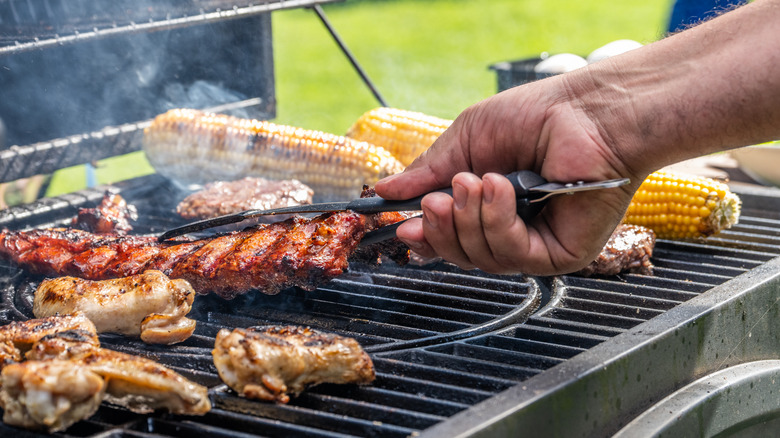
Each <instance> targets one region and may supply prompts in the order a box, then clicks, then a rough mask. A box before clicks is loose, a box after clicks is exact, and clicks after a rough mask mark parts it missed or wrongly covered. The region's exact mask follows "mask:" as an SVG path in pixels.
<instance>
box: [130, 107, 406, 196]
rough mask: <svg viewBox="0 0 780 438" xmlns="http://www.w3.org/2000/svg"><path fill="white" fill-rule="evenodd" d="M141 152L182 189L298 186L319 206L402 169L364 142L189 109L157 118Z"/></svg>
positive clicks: (390, 158) (386, 154)
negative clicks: (255, 183)
mask: <svg viewBox="0 0 780 438" xmlns="http://www.w3.org/2000/svg"><path fill="white" fill-rule="evenodd" d="M143 148H144V152H145V153H146V156H147V158H148V159H149V162H150V164H151V165H152V166H153V167H154V168H155V170H157V172H158V173H160V174H162V175H164V176H166V177H169V178H171V179H173V180H175V181H178V182H179V183H182V184H204V183H207V182H211V181H219V180H228V181H233V180H237V179H241V178H243V177H246V176H258V177H263V178H268V179H276V180H282V179H297V180H299V181H301V182H303V183H304V184H306V185H308V186H309V187H311V188H312V189H313V190H314V197H315V199H316V200H317V201H318V202H319V201H328V200H337V199H351V198H355V197H357V196H358V195H359V194H360V192H361V189H362V187H363V184H371V185H373V184H374V183H375V182H376V181H378V180H379V179H381V178H383V177H385V176H388V175H392V174H395V173H398V172H400V171H402V170H403V168H404V166H403V165H402V164H401V163H400V162H399V161H398V160H397V159H395V158H394V157H393V156H392V155H391V154H390V152H388V151H386V150H384V149H383V148H381V147H377V146H374V145H372V144H369V143H366V142H361V141H357V140H354V139H350V138H346V137H342V136H337V135H334V134H328V133H325V132H319V131H311V130H306V129H302V128H296V127H292V126H284V125H277V124H273V123H270V122H267V121H261V120H252V119H242V118H238V117H232V116H227V115H222V114H211V113H206V112H202V111H197V110H190V109H174V110H170V111H168V112H166V113H164V114H161V115H159V116H157V117H156V118H155V119H154V120H153V121H152V123H151V125H150V126H149V127H147V128H146V129H145V130H144V138H143Z"/></svg>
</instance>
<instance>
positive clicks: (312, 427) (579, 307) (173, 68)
mask: <svg viewBox="0 0 780 438" xmlns="http://www.w3.org/2000/svg"><path fill="white" fill-rule="evenodd" d="M94 3H95V2H92V1H86V0H77V1H68V2H65V1H61V2H59V1H55V0H50V1H46V0H40V1H33V0H27V1H10V0H6V1H2V0H0V26H2V29H3V35H2V38H3V39H2V40H1V41H0V43H2V47H0V64H13V65H15V66H18V65H20V64H24V63H19V60H20V59H25V60H27V61H30V60H32V61H35V62H34V63H32V64H29V63H28V64H25V65H33V67H30V68H29V70H23V71H22V72H21V73H19V72H16V71H13V72H11V73H9V70H7V69H3V68H0V75H5V76H0V77H2V79H1V80H2V81H3V82H2V83H3V90H1V91H0V93H6V94H3V95H2V96H0V105H2V106H3V107H2V109H1V112H0V117H1V118H3V119H4V120H5V124H6V126H7V131H8V132H7V134H6V138H7V141H8V142H9V144H13V145H15V146H12V147H10V148H9V149H7V150H4V151H1V152H0V153H1V154H2V156H1V157H0V158H2V162H1V163H0V182H6V181H13V180H16V179H18V178H23V177H28V176H31V175H35V174H40V173H49V172H52V171H54V170H56V169H60V168H62V167H65V166H70V165H73V164H82V163H87V162H90V161H92V160H95V159H99V158H104V157H108V156H114V155H120V154H125V153H128V152H132V151H135V150H138V149H139V147H140V136H141V134H142V129H143V127H145V126H146V125H147V124H148V123H149V122H148V120H149V118H151V117H153V116H154V115H156V114H157V113H158V112H159V110H160V109H162V108H164V106H165V105H169V104H171V103H170V102H168V103H166V102H164V101H154V102H153V103H150V105H149V106H148V107H145V106H144V105H127V107H126V108H125V107H123V108H121V110H119V109H117V108H110V111H107V110H106V109H105V108H103V110H99V109H96V108H89V106H90V105H84V107H83V108H81V107H79V108H78V110H79V111H95V114H94V115H95V118H90V117H87V116H84V115H83V114H84V113H83V112H82V117H80V121H79V122H78V123H75V122H74V123H72V124H60V123H57V126H52V127H48V126H45V125H46V124H47V122H46V120H47V118H48V120H52V119H56V115H57V111H53V112H52V113H50V114H49V115H41V116H40V118H38V117H37V111H36V110H38V109H39V108H47V109H48V108H49V107H50V106H51V105H46V99H45V98H41V100H39V101H37V102H36V101H35V99H34V97H35V96H29V97H30V98H31V99H32V100H31V102H33V103H31V104H29V105H26V106H25V109H22V108H18V106H19V105H12V104H10V103H9V100H8V99H9V97H8V96H10V95H9V94H8V93H11V91H9V89H8V88H9V87H6V86H5V84H8V83H12V84H15V85H14V90H16V91H15V92H16V93H21V92H22V91H23V88H19V87H24V86H28V85H30V84H33V85H34V84H36V83H37V82H34V81H33V82H25V81H26V80H28V79H27V78H28V77H30V76H32V77H34V78H35V81H38V80H40V81H53V83H54V85H52V87H53V89H58V90H63V92H66V91H70V90H72V89H73V88H78V87H76V85H79V86H80V87H81V89H80V90H79V93H81V94H83V95H86V96H89V98H90V99H95V102H103V100H101V97H100V96H101V94H100V93H101V90H99V89H96V87H95V83H94V81H97V80H101V76H100V75H101V74H104V73H100V72H94V73H92V76H88V77H87V78H86V79H84V80H83V81H82V83H80V84H75V85H74V83H65V84H62V83H59V84H58V83H57V80H58V79H60V78H58V77H45V75H43V73H42V72H40V71H37V69H39V68H42V67H41V66H49V65H52V64H50V63H54V62H55V61H54V60H60V61H61V60H62V59H66V58H65V56H66V55H68V56H70V55H74V53H75V52H76V50H77V49H79V48H82V47H89V48H90V50H94V51H97V52H94V53H110V52H111V51H113V50H115V49H116V48H117V47H122V46H123V45H127V44H130V43H129V41H131V40H134V39H138V40H146V41H149V40H154V41H155V43H154V44H147V45H146V46H145V47H148V48H151V47H159V46H160V45H163V47H175V48H176V50H181V51H182V52H181V53H178V54H177V55H176V57H178V59H176V60H172V61H171V64H170V65H169V66H167V67H166V68H162V69H159V70H157V71H156V73H155V74H150V76H149V78H150V80H148V81H146V82H143V83H140V84H139V83H135V85H137V86H138V87H148V88H146V89H145V92H146V93H148V95H155V96H159V95H163V94H164V93H165V90H166V89H167V90H168V94H167V95H168V96H174V97H176V96H178V97H179V98H180V99H181V100H179V101H175V102H173V105H192V106H200V107H203V108H209V109H212V110H217V111H226V112H233V113H238V114H242V115H247V116H251V117H273V115H274V111H275V101H274V91H273V69H272V63H273V58H272V56H271V55H270V53H271V51H270V44H271V43H270V19H269V13H271V12H272V11H274V10H278V9H282V8H288V7H308V6H316V4H317V3H323V2H309V1H292V0H289V1H264V2H261V3H258V4H254V5H253V4H248V5H240V4H239V5H235V4H234V3H227V2H222V1H217V0H211V1H189V2H184V1H173V0H169V1H166V2H162V1H158V2H154V7H149V8H145V9H144V8H139V7H138V6H137V4H138V2H131V3H127V4H123V3H124V2H115V3H112V4H113V5H115V8H114V6H105V7H104V8H103V9H100V10H99V11H96V10H95V8H94ZM85 11H89V12H88V13H85ZM203 28H208V29H211V30H214V31H217V30H226V29H228V28H230V35H232V36H229V37H225V38H226V39H225V40H220V42H219V44H228V45H231V44H235V45H239V46H240V45H241V44H244V45H245V46H241V47H243V48H242V49H241V50H249V49H251V50H256V53H258V56H257V57H251V56H250V57H242V56H236V55H235V53H230V52H226V53H222V54H220V55H219V58H217V59H210V60H209V59H204V58H201V57H197V56H192V57H190V56H188V55H187V54H192V53H193V51H194V49H193V47H191V46H190V45H194V47H198V46H197V44H199V42H200V41H201V40H199V39H198V38H202V35H203V33H202V31H203ZM168 42H171V44H174V46H167V45H166V44H168ZM246 45H248V46H246ZM247 47H249V49H247ZM109 49H110V50H109ZM246 58H252V60H248V59H246ZM80 59H86V57H83V56H82V58H80ZM117 62H118V61H117ZM128 62H130V61H128ZM96 64H99V63H92V64H90V68H96V69H97V68H98V67H101V66H99V65H96ZM212 64H214V65H215V67H214V68H215V69H228V70H229V69H236V68H246V69H247V71H251V72H254V73H262V75H261V77H258V75H257V74H254V75H252V76H251V80H250V79H249V76H246V79H247V80H246V81H245V82H242V81H237V82H236V83H234V84H227V83H217V82H216V81H215V78H217V77H219V74H220V72H219V71H213V70H210V69H209V68H206V67H204V66H206V65H212ZM216 64H219V65H216ZM107 65H108V67H109V68H113V69H115V70H114V71H117V70H116V67H117V65H118V64H107ZM73 68H75V66H74V67H73ZM147 68H148V67H147V66H144V65H133V66H132V67H129V69H130V70H132V69H140V70H141V71H146V70H147ZM11 70H13V69H11ZM74 72H75V70H74ZM74 74H75V73H74ZM130 76H132V75H130ZM171 77H175V78H176V81H178V82H177V83H178V84H183V85H182V88H179V90H186V91H188V92H181V93H177V92H176V90H175V89H173V90H172V89H171V88H170V87H169V85H170V84H171V83H172V82H171V79H170V78H171ZM222 77H233V78H236V77H238V76H237V75H235V74H231V75H228V76H222ZM166 78H167V79H166ZM115 80H116V81H117V83H120V82H119V79H118V78H116V79H115ZM203 85H206V87H205V88H199V87H201V86H203ZM124 86H126V85H124ZM166 87H168V88H166ZM193 87H194V88H193ZM214 88H218V89H219V90H220V91H223V92H224V91H227V93H209V92H205V91H203V90H213V89H214ZM191 90H198V91H197V92H194V93H189V91H191ZM192 94H197V95H201V94H203V95H206V98H205V99H203V100H201V101H197V102H195V101H193V100H192V99H191V97H192ZM20 95H22V94H20ZM226 96H227V97H226ZM80 99H82V100H79V102H84V100H83V99H85V98H84V97H83V96H82V97H80ZM16 102H17V103H18V102H19V101H18V100H17V101H16ZM120 106H121V105H120ZM23 111H27V112H26V113H24V112H23ZM60 112H62V111H60ZM97 113H100V114H97ZM109 115H110V120H108V118H109ZM82 119H83V120H82ZM95 120H99V122H96V121H95ZM95 123H100V124H99V125H95ZM90 124H92V125H90ZM106 189H107V187H95V188H90V189H86V190H82V191H78V192H74V193H70V194H67V195H63V196H59V197H55V198H45V199H41V200H38V201H35V202H32V203H29V204H25V205H21V206H16V207H12V208H9V209H6V210H0V226H2V227H6V228H9V229H31V228H42V227H52V226H64V225H67V224H68V222H69V221H70V219H71V218H72V217H73V216H74V215H75V214H76V212H77V210H78V208H81V207H93V206H94V205H96V204H97V203H98V202H99V201H100V199H101V198H102V196H103V193H104V191H105V190H106ZM111 189H114V190H117V191H119V193H121V194H122V196H123V197H124V198H125V199H127V200H128V202H129V203H131V204H134V205H135V206H136V207H137V209H138V211H139V212H140V216H141V217H142V222H140V223H137V224H134V225H135V232H136V233H140V234H146V233H159V232H161V231H163V230H166V229H169V228H171V227H174V226H178V225H181V224H182V223H183V220H181V219H179V218H178V217H177V216H176V215H175V214H174V213H173V209H174V207H175V205H176V204H177V203H178V201H179V200H181V199H182V198H183V197H184V196H186V194H188V193H187V192H186V190H184V189H182V188H181V187H179V186H177V185H176V184H174V183H172V182H170V181H168V180H166V179H165V178H163V177H162V176H160V175H156V174H153V175H148V176H144V177H140V178H135V179H131V180H128V181H123V182H121V183H117V184H115V185H113V186H112V187H111ZM734 189H735V191H737V192H738V193H739V194H740V196H741V197H742V199H743V202H744V205H743V215H742V218H741V220H740V223H739V224H738V225H737V226H735V227H734V228H732V229H731V230H728V231H725V232H723V233H721V234H720V235H718V236H716V237H712V238H709V239H707V240H706V241H696V242H676V241H667V240H660V241H659V242H658V243H657V245H656V249H655V253H654V257H653V262H654V264H655V265H656V270H655V275H653V276H640V275H634V274H626V275H621V276H616V277H609V278H581V277H577V276H559V277H550V278H548V277H544V278H542V277H529V276H522V275H517V276H496V275H489V274H486V273H482V272H479V271H468V272H467V271H462V270H460V269H458V268H457V267H454V266H452V265H449V264H447V263H443V262H440V263H435V264H431V265H425V266H404V267H400V266H396V265H394V264H392V263H383V264H381V265H380V266H378V267H377V266H368V265H361V264H352V265H351V266H350V270H349V271H348V272H347V273H346V274H345V275H343V276H341V277H339V278H337V279H334V280H332V281H331V282H329V283H327V284H326V285H324V286H322V287H320V288H319V289H317V290H316V291H313V292H304V291H302V290H298V289H294V288H293V289H288V290H285V291H282V292H281V293H280V294H278V295H274V296H267V295H263V294H261V293H249V294H247V295H243V296H240V297H238V298H236V299H234V300H231V301H226V300H223V299H220V298H218V297H216V296H198V297H196V300H195V305H194V307H193V310H192V312H191V313H190V317H192V318H194V319H196V320H197V321H198V327H197V329H196V331H195V334H194V335H193V336H192V337H191V338H190V339H188V340H187V341H185V342H183V343H181V344H177V345H174V346H153V345H147V344H144V343H142V342H141V341H140V340H135V339H129V338H125V337H121V336H114V335H102V336H101V337H100V338H101V342H102V343H103V345H104V346H105V347H108V348H111V349H115V350H118V351H122V352H127V353H132V354H138V355H141V356H144V357H149V358H152V359H154V360H157V361H159V362H161V363H162V364H164V365H166V366H169V367H171V368H173V369H175V370H176V371H178V372H180V373H182V374H183V375H185V376H186V377H188V378H190V379H192V380H195V381H197V382H199V383H201V384H204V385H207V386H208V387H209V388H210V397H211V400H212V404H213V406H214V409H213V410H212V411H211V412H210V413H208V414H207V415H205V416H203V417H185V416H175V415H169V414H165V413H156V414H152V415H139V414H134V413H131V412H128V411H126V410H123V409H120V408H117V407H113V406H111V405H109V404H106V403H104V404H103V405H102V406H101V408H100V409H99V411H98V412H97V414H95V415H94V416H93V417H91V418H89V419H88V420H84V421H81V422H79V423H76V424H75V425H73V426H72V427H70V428H69V429H68V430H67V431H65V432H63V433H61V434H59V435H61V436H74V437H87V436H89V437H92V436H101V437H104V436H116V437H119V436H122V437H125V436H126V437H152V436H155V437H156V436H166V437H171V436H181V437H184V436H187V437H189V436H225V437H227V436H230V437H236V436H280V437H290V436H307V437H309V436H315V437H346V436H382V437H406V436H429V437H441V436H491V437H492V436H500V435H511V436H516V435H517V434H518V433H520V432H525V431H528V432H529V433H532V434H533V435H538V436H610V435H612V434H615V433H617V432H618V431H621V429H622V431H621V433H623V434H624V435H623V436H647V435H651V434H653V433H658V434H661V433H665V434H668V435H669V436H680V433H679V432H680V431H681V430H685V431H686V433H691V434H699V432H701V434H702V435H714V434H717V433H720V432H726V433H728V432H735V431H745V432H747V431H753V432H755V431H768V430H772V429H771V427H772V426H777V421H778V420H777V419H776V418H778V412H780V407H778V401H777V400H778V399H780V397H778V393H780V391H778V390H777V388H775V385H776V384H777V383H776V382H778V380H776V379H774V378H773V376H774V375H775V374H777V370H778V364H777V362H776V361H773V360H772V359H776V358H777V351H780V334H778V332H777V331H776V330H772V328H773V327H774V326H776V324H775V323H774V322H775V321H777V319H778V316H779V315H778V314H779V313H780V306H778V298H777V297H776V295H777V291H778V289H779V287H780V259H779V258H778V255H780V193H778V192H780V191H779V190H776V189H768V188H757V187H752V186H739V187H737V186H735V187H734ZM40 280H41V278H39V277H36V276H31V275H28V274H25V273H22V272H20V270H18V269H16V268H15V267H14V266H2V267H0V297H1V298H0V300H1V302H0V316H1V318H2V320H3V322H8V321H13V320H22V319H27V318H30V317H32V306H31V300H32V293H33V291H34V289H35V287H36V286H37V284H38V283H39V282H40ZM267 324H296V325H308V326H311V327H313V328H315V329H318V330H323V331H327V332H332V333H337V334H340V335H345V336H351V337H354V338H356V339H357V340H358V341H359V342H360V343H361V344H362V345H363V346H364V347H365V348H366V350H367V351H368V352H369V354H370V355H371V357H372V359H373V360H374V364H375V366H376V370H377V380H376V381H375V382H374V383H373V384H371V385H368V386H353V385H330V384H323V385H320V386H316V387H313V388H311V389H309V390H307V391H306V392H304V393H303V394H301V395H300V396H299V397H297V398H294V399H293V400H291V402H290V403H289V404H287V405H278V404H271V403H264V402H258V401H252V400H246V399H243V398H240V397H238V396H237V395H236V394H235V393H233V392H232V391H231V390H229V389H228V388H227V387H226V386H225V385H223V384H222V383H221V381H220V380H219V378H218V376H217V374H216V369H215V367H214V365H213V363H212V360H211V349H212V348H213V343H214V337H215V335H216V333H217V331H218V330H219V329H221V328H225V327H227V328H232V327H250V326H256V325H267ZM724 381H725V382H727V383H730V382H733V383H734V385H731V386H726V385H724V384H723V382H724ZM751 388H760V389H751ZM732 389H733V390H732ZM708 391H709V392H708ZM670 406H671V407H674V409H675V413H677V412H679V414H676V415H672V416H670V415H668V411H669V409H671V408H670ZM718 406H725V407H726V408H722V409H717V407H718ZM731 407H749V408H741V409H740V408H734V409H731ZM0 431H1V432H2V433H3V434H11V433H13V434H16V435H18V436H38V434H36V433H33V432H27V431H24V432H22V431H19V430H16V429H14V428H11V427H8V426H5V425H0Z"/></svg>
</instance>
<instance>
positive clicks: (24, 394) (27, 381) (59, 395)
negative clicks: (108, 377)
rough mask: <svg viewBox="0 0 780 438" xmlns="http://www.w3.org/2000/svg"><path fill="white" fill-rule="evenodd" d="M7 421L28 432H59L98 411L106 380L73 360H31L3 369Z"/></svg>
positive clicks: (0, 399)
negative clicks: (39, 430)
mask: <svg viewBox="0 0 780 438" xmlns="http://www.w3.org/2000/svg"><path fill="white" fill-rule="evenodd" d="M0 382H1V383H2V389H0V405H1V406H2V408H3V410H4V412H3V421H4V422H5V423H6V424H10V425H12V426H19V427H24V428H27V429H43V430H45V431H47V432H50V433H51V432H57V431H60V430H64V429H66V428H68V426H70V425H71V424H73V423H75V422H77V421H79V420H82V419H84V418H88V417H90V416H92V414H94V413H95V411H97V409H98V407H99V406H100V403H101V402H102V401H103V397H104V396H105V391H106V386H107V385H106V381H105V380H104V379H103V378H102V377H100V376H99V375H98V374H97V373H95V372H94V371H92V370H91V369H90V368H89V367H85V366H74V364H73V363H72V362H71V361H69V360H47V361H28V362H23V363H16V364H11V365H8V366H6V367H5V368H3V372H2V376H1V377H0Z"/></svg>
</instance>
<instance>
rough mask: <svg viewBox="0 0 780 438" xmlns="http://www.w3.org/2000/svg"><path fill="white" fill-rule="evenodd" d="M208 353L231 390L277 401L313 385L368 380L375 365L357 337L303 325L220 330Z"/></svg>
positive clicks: (283, 401) (243, 394) (252, 396)
mask: <svg viewBox="0 0 780 438" xmlns="http://www.w3.org/2000/svg"><path fill="white" fill-rule="evenodd" d="M212 355H213V356H214V364H215V365H216V367H217V371H218V372H219V376H220V377H221V378H222V380H223V381H224V382H225V383H226V384H227V385H228V386H229V387H230V388H232V389H233V390H234V391H236V392H238V393H239V394H240V395H242V396H244V397H247V398H253V399H260V400H268V401H276V402H280V403H287V402H288V401H289V400H290V396H289V394H293V395H297V394H298V393H300V392H301V391H303V390H304V389H305V388H306V387H307V386H311V385H316V384H318V383H326V382H327V383H357V384H367V383H370V382H372V381H373V380H374V378H375V373H374V364H373V362H372V361H371V358H370V357H368V354H366V353H365V351H363V349H362V348H361V347H360V344H358V342H357V341H356V340H354V339H352V338H347V337H342V336H337V335H333V334H326V333H320V332H317V331H315V330H312V329H310V328H303V327H293V326H288V327H276V326H275V327H268V328H264V329H240V328H237V329H234V330H233V331H230V330H227V329H222V330H220V331H219V333H217V339H216V341H215V343H214V350H213V351H212Z"/></svg>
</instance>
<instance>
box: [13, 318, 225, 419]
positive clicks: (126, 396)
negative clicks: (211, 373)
mask: <svg viewBox="0 0 780 438" xmlns="http://www.w3.org/2000/svg"><path fill="white" fill-rule="evenodd" d="M27 359H29V360H37V361H49V360H63V359H66V360H67V361H68V362H69V363H70V364H71V365H72V366H83V367H87V368H88V369H89V370H90V371H92V372H94V373H95V374H97V375H99V376H101V377H102V378H103V379H105V381H106V384H107V387H106V397H105V399H106V400H107V401H109V402H111V403H114V404H116V405H120V406H124V407H126V408H127V409H129V410H131V411H133V412H137V413H149V412H153V411H155V410H157V409H165V410H167V411H169V412H172V413H174V414H183V415H203V414H205V413H206V412H208V411H209V410H210V409H211V402H210V401H209V397H208V388H206V387H205V386H202V385H199V384H197V383H194V382H192V381H190V380H188V379H187V378H185V377H184V376H182V375H180V374H179V373H177V372H175V371H173V370H171V369H170V368H167V367H165V366H163V365H161V364H159V363H157V362H155V361H153V360H150V359H146V358H143V357H139V356H133V355H130V354H125V353H120V352H118V351H113V350H108V349H105V348H95V347H92V348H90V347H89V346H84V345H79V343H78V341H77V340H75V339H74V338H73V337H72V336H71V335H69V334H56V335H53V336H47V337H45V338H43V339H41V340H40V342H38V343H37V344H36V345H35V346H34V347H33V348H32V349H31V350H30V351H29V353H28V354H27Z"/></svg>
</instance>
